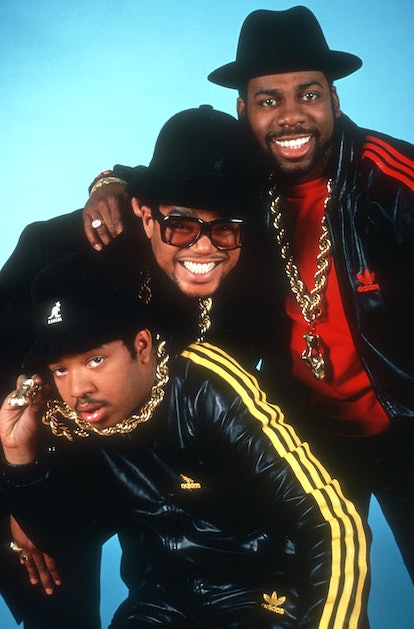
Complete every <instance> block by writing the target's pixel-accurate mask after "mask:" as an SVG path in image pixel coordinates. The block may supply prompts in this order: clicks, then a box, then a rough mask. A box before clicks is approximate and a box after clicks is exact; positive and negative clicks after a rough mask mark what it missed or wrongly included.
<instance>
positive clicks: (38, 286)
mask: <svg viewBox="0 0 414 629" xmlns="http://www.w3.org/2000/svg"><path fill="white" fill-rule="evenodd" d="M32 306H33V315H34V320H35V326H36V333H37V338H36V340H35V342H34V344H33V345H32V347H31V348H30V350H29V352H28V353H27V355H26V356H25V358H24V361H23V367H24V368H25V369H30V368H37V367H38V368H42V367H43V366H44V365H46V364H47V363H48V362H51V361H53V360H54V359H56V358H60V357H62V356H65V355H67V354H77V353H81V352H84V351H88V350H89V349H92V348H96V347H99V346H100V345H101V344H103V343H109V342H110V341H114V340H117V339H122V338H124V337H125V335H126V334H128V333H129V332H133V331H138V330H140V329H143V328H149V329H151V330H153V329H154V327H156V326H155V323H154V314H153V312H152V311H151V309H150V306H149V305H146V304H145V303H144V302H143V301H141V300H139V299H138V297H137V296H136V290H134V287H133V286H132V285H131V284H130V283H129V282H128V281H127V279H126V278H124V276H123V274H122V273H121V272H120V269H119V267H118V265H117V264H116V263H115V261H114V260H113V259H112V258H111V257H110V256H109V254H107V253H104V255H102V256H101V255H100V254H96V253H95V252H91V253H90V254H88V253H74V254H70V255H68V256H66V257H64V258H62V259H60V260H58V261H56V262H54V263H53V264H51V265H49V266H47V267H45V268H44V269H43V270H42V271H41V272H40V273H39V274H38V275H37V276H36V277H35V279H34V280H33V283H32Z"/></svg>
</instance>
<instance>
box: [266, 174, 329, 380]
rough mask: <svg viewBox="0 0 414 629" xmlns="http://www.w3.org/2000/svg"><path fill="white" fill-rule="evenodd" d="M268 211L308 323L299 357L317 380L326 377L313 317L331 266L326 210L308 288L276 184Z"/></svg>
mask: <svg viewBox="0 0 414 629" xmlns="http://www.w3.org/2000/svg"><path fill="white" fill-rule="evenodd" d="M331 192H332V179H329V180H328V182H327V196H326V198H325V201H324V211H325V210H326V207H327V204H328V202H329V199H330V197H331ZM268 194H269V197H270V200H271V202H270V208H269V209H270V213H271V215H272V216H273V227H274V229H275V231H276V242H277V245H278V247H279V252H280V256H281V258H282V260H283V261H284V263H285V264H284V267H285V273H286V276H287V278H288V280H289V284H290V288H291V290H292V292H293V294H294V295H295V298H296V301H297V303H298V304H299V307H300V309H301V312H302V315H303V318H304V319H305V321H306V322H307V324H308V334H305V335H304V339H305V341H306V349H305V350H304V352H303V354H302V359H303V360H304V361H305V362H306V363H307V364H308V366H309V367H310V369H311V370H312V373H313V375H314V376H315V378H317V379H318V380H323V379H324V378H325V361H324V358H323V356H322V354H321V351H320V348H319V336H318V335H317V334H316V333H315V326H316V320H317V319H318V318H319V317H321V315H322V313H323V309H322V301H323V298H324V294H325V290H326V286H327V283H328V272H329V266H330V252H331V249H332V243H331V240H330V238H329V233H328V228H327V225H326V216H325V213H324V215H323V217H322V220H321V226H322V233H321V236H320V238H319V253H318V255H317V256H316V267H317V268H316V271H315V274H314V283H315V285H314V287H313V288H312V290H310V291H307V290H306V288H305V284H304V282H303V281H302V279H301V277H300V273H299V269H298V267H297V265H296V264H295V262H294V259H293V254H292V247H291V244H290V242H289V241H288V239H287V236H286V230H285V227H284V224H283V213H282V210H281V207H280V205H281V204H280V200H281V196H280V194H277V186H273V187H271V188H270V189H269V192H268Z"/></svg>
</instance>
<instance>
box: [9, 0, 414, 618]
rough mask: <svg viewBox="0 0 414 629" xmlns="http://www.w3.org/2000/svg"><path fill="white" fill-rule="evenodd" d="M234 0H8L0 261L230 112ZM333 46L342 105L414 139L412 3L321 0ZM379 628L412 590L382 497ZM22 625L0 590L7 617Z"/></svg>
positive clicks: (405, 607) (109, 605)
mask: <svg viewBox="0 0 414 629" xmlns="http://www.w3.org/2000/svg"><path fill="white" fill-rule="evenodd" d="M293 4H294V2H284V1H283V2H279V1H277V0H274V1H273V2H260V3H258V2H257V0H256V1H255V2H253V1H249V0H238V1H237V2H231V1H230V2H227V3H226V2H223V0H209V1H208V2H206V1H205V0H176V1H175V2H171V0H66V2H64V3H62V2H60V0H2V2H1V17H0V59H1V61H0V85H1V94H2V98H1V119H0V138H1V142H0V173H1V178H2V184H3V185H2V191H1V207H2V212H1V220H2V226H1V230H0V266H1V265H2V264H3V263H4V262H5V261H6V259H7V258H8V256H9V255H10V253H11V252H12V250H13V248H14V247H15V245H16V242H17V238H18V236H19V234H20V232H21V230H22V229H23V227H24V226H25V225H26V224H27V223H29V222H32V221H35V220H39V219H46V218H50V217H52V216H55V215H57V214H62V213H65V212H68V211H70V210H73V209H75V208H77V207H81V206H83V205H84V203H85V200H86V197H87V186H88V183H89V182H90V181H91V180H92V179H93V178H94V176H95V174H96V173H97V172H99V171H100V170H102V169H104V168H107V167H111V166H112V165H113V164H114V163H125V164H131V165H135V164H139V163H142V164H146V163H148V161H149V159H150V157H151V154H152V149H153V145H154V141H155V139H156V137H157V134H158V131H159V129H160V128H161V126H162V124H163V123H164V122H165V121H166V120H167V119H168V118H169V117H170V116H171V115H172V114H174V113H176V112H177V111H179V110H181V109H186V108H188V107H193V106H197V105H199V104H201V103H211V104H213V105H214V106H215V107H216V108H218V109H222V110H224V111H227V112H228V113H235V96H236V95H235V92H234V91H232V90H226V89H224V88H221V87H218V86H216V85H213V84H211V83H209V82H208V81H207V80H206V76H207V74H208V73H209V72H210V71H211V70H212V69H214V68H216V67H218V66H219V65H222V64H223V63H226V62H228V61H231V60H233V59H234V55H235V51H236V44H237V38H238V34H239V31H240V26H241V24H242V22H243V20H244V18H245V17H246V15H247V14H248V13H249V12H250V11H252V10H255V9H259V8H262V9H277V10H280V9H286V8H289V7H290V6H292V5H293ZM306 5H307V6H308V7H309V8H310V9H312V10H313V11H314V12H315V14H316V15H317V17H318V19H319V21H320V22H321V25H322V27H323V29H324V32H325V34H326V37H327V40H328V43H329V44H330V46H331V47H332V48H335V49H337V50H347V51H350V52H354V53H356V54H357V55H359V56H360V57H362V59H363V60H364V65H363V67H362V69H361V70H360V71H359V72H357V73H356V74H354V75H352V76H351V77H348V78H347V79H344V80H342V81H339V82H338V83H337V89H338V92H339V96H340V100H341V106H342V109H343V111H344V112H345V113H347V114H348V115H350V116H351V118H353V119H354V120H355V121H356V122H358V123H359V124H361V125H362V126H367V127H371V128H375V129H378V130H380V131H383V132H385V133H389V134H391V135H394V136H396V137H399V138H403V139H406V140H409V141H411V142H412V141H414V131H413V127H412V103H413V101H414V98H413V97H414V80H413V72H412V63H413V61H414V54H413V53H414V37H413V24H414V2H413V0H364V1H363V2H362V1H361V0H348V1H347V2H333V1H332V0H319V1H318V0H314V1H309V2H306ZM370 523H371V526H372V529H373V534H374V542H373V583H372V594H371V598H370V616H371V624H372V629H383V628H384V627H387V629H412V627H414V596H413V589H412V585H411V584H410V582H409V580H408V577H407V574H406V572H405V569H404V568H403V566H402V563H401V558H400V556H399V554H398V551H397V549H396V547H395V544H394V542H393V540H392V537H391V535H390V532H389V530H388V528H387V526H386V525H385V524H384V521H383V518H382V515H381V514H380V513H379V511H378V507H377V504H376V502H375V501H374V503H373V506H372V509H371V516H370ZM118 561H119V551H118V548H117V545H116V543H114V541H111V542H110V543H108V544H107V545H106V547H105V554H104V569H103V577H102V580H103V596H102V599H103V606H102V614H103V618H104V626H105V623H107V621H108V619H109V618H110V615H111V613H112V611H113V610H114V608H115V607H116V605H117V603H118V601H119V600H120V599H122V596H123V595H124V589H123V586H122V584H120V583H118V582H117V581H116V575H117V574H118ZM15 626H16V625H15V623H14V622H13V621H12V620H11V618H10V614H9V613H8V611H7V609H6V608H5V607H4V605H2V604H1V601H0V627H1V628H2V629H13V628H14V627H15Z"/></svg>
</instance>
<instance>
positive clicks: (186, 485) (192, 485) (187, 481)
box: [180, 474, 201, 489]
mask: <svg viewBox="0 0 414 629" xmlns="http://www.w3.org/2000/svg"><path fill="white" fill-rule="evenodd" d="M180 476H181V478H182V479H183V481H184V482H183V483H181V485H180V487H181V489H201V484H200V483H197V482H196V481H195V480H193V479H192V478H189V477H188V476H184V474H180Z"/></svg>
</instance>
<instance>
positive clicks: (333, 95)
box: [331, 85, 341, 118]
mask: <svg viewBox="0 0 414 629" xmlns="http://www.w3.org/2000/svg"><path fill="white" fill-rule="evenodd" d="M331 99H332V109H333V112H334V116H335V118H339V116H340V115H341V106H340V104H339V97H338V93H337V91H336V87H334V86H333V85H332V87H331Z"/></svg>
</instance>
